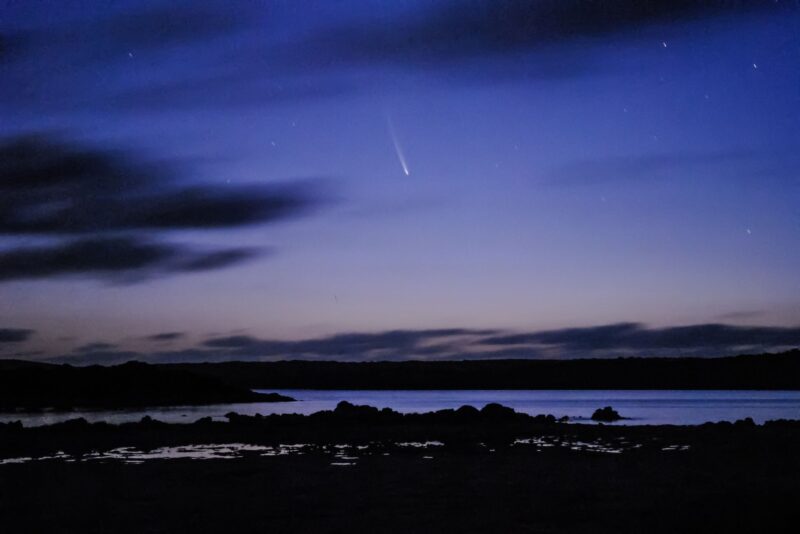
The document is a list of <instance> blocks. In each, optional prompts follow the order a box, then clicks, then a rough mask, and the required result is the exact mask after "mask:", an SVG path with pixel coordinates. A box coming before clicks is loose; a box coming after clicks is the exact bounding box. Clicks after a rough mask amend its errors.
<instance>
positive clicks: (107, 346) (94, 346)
mask: <svg viewBox="0 0 800 534" xmlns="http://www.w3.org/2000/svg"><path fill="white" fill-rule="evenodd" d="M115 348H117V346H116V345H114V344H113V343H103V342H101V341H97V342H94V343H87V344H86V345H82V346H80V347H77V348H76V349H75V350H73V351H72V352H78V353H87V352H107V351H110V350H113V349H115Z"/></svg>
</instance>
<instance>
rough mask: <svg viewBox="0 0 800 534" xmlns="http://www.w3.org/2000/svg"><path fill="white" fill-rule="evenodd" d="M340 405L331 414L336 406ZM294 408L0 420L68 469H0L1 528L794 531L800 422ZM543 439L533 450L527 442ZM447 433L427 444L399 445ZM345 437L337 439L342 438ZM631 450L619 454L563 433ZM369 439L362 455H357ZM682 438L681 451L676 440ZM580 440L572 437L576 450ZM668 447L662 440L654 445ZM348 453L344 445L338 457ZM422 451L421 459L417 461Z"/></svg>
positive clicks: (18, 441) (9, 448) (11, 441)
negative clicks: (624, 423)
mask: <svg viewBox="0 0 800 534" xmlns="http://www.w3.org/2000/svg"><path fill="white" fill-rule="evenodd" d="M337 412H338V413H337ZM337 412H328V413H327V414H325V415H323V416H319V417H317V418H316V420H315V419H313V418H301V419H281V418H280V417H277V418H262V419H261V420H257V419H255V418H246V419H241V418H232V419H231V422H229V423H209V422H205V423H199V424H196V425H158V424H153V423H142V424H134V425H128V426H125V425H122V426H121V427H109V426H102V425H101V426H96V425H84V424H76V425H73V426H72V427H70V426H68V425H67V426H56V427H50V428H49V429H38V430H37V429H20V428H18V427H14V428H12V427H10V426H9V427H6V428H4V429H3V430H2V431H0V445H3V444H4V446H2V447H0V451H5V453H4V454H2V455H0V457H6V458H7V457H10V456H13V454H12V453H14V454H16V453H19V448H20V447H22V448H26V449H31V450H37V451H39V452H41V453H44V452H46V450H47V449H56V448H57V449H59V450H67V451H69V452H70V454H73V455H77V456H73V457H74V458H76V460H75V461H74V462H65V461H63V460H43V461H34V462H29V463H23V464H8V465H0V521H1V522H2V524H0V531H2V532H7V533H16V532H49V533H54V532H80V533H91V532H136V533H143V532H347V533H353V532H581V533H596V532H637V533H647V532H704V533H712V532H723V533H724V532H728V533H730V532H797V531H798V528H800V506H798V503H800V453H798V450H800V449H798V446H799V445H800V424H798V423H796V422H779V423H772V424H767V425H762V426H755V425H751V424H748V423H740V424H738V425H730V424H726V425H705V426H700V427H612V426H604V427H595V426H588V425H566V424H559V423H555V422H553V421H552V420H549V419H543V418H538V419H537V418H530V417H527V416H522V417H518V415H512V414H510V413H509V412H506V411H503V410H501V409H499V408H495V409H494V411H491V410H490V411H488V412H486V413H476V412H475V411H465V412H461V413H460V414H459V412H452V411H450V412H448V413H440V414H438V415H435V414H434V415H430V416H428V417H427V419H426V418H425V417H422V418H416V419H415V418H407V417H403V416H399V414H393V413H390V412H381V413H380V414H379V413H377V411H375V412H371V411H368V410H360V409H358V408H354V407H346V406H345V407H343V408H342V409H341V410H337ZM248 434H249V435H250V436H251V437H252V439H250V440H248V442H253V443H265V444H267V443H272V444H273V445H275V444H278V443H300V442H303V443H308V442H309V437H312V438H313V437H316V438H318V439H317V440H316V441H317V442H318V443H319V444H323V443H329V444H334V443H348V444H349V445H351V446H353V447H352V448H351V449H349V450H352V451H356V452H353V453H352V454H357V456H358V458H357V460H354V461H353V462H352V463H353V465H345V466H341V465H333V464H335V463H338V462H336V461H335V460H336V458H334V457H333V456H332V454H331V453H330V450H331V449H326V448H325V447H323V446H322V445H320V448H319V449H314V450H310V451H309V452H307V453H305V454H302V455H295V454H287V455H285V456H268V457H265V456H260V455H258V454H249V455H244V456H243V457H241V458H236V459H225V460H152V461H146V462H144V463H142V464H135V465H130V464H125V463H122V462H120V461H113V460H102V461H98V460H92V461H85V462H82V461H80V458H81V457H80V455H79V452H80V451H81V450H88V449H87V446H88V445H87V444H88V443H89V441H95V442H97V443H98V444H100V445H98V446H97V447H96V448H92V447H89V449H91V450H100V449H107V448H109V447H114V446H118V445H119V444H120V443H129V444H134V443H135V444H136V445H137V446H138V447H140V448H141V449H143V450H146V449H148V448H149V447H153V446H156V445H164V444H170V445H177V444H180V443H192V442H195V443H197V442H200V441H198V440H202V442H203V443H207V442H215V441H216V442H218V443H233V442H235V441H241V439H240V438H243V437H244V436H246V435H248ZM526 436H527V437H528V438H537V439H540V438H547V439H550V440H551V442H554V443H561V444H562V445H561V446H549V447H539V446H536V445H534V444H526V443H520V441H519V440H520V439H525V437H526ZM411 438H413V439H441V440H442V442H443V445H441V446H436V447H434V448H427V449H415V448H408V447H406V448H402V447H398V446H397V443H398V442H399V441H400V440H405V439H411ZM343 440H346V441H343ZM600 441H602V442H604V443H617V444H620V443H621V444H625V446H623V447H621V448H622V449H623V450H622V452H619V453H608V452H598V451H591V450H573V449H572V448H571V446H570V444H580V443H595V442H600ZM360 443H363V444H364V445H362V447H364V448H363V449H356V448H355V447H356V446H357V444H360ZM675 446H680V450H674V447H675ZM578 448H580V447H578ZM665 448H666V449H668V450H664V449H665ZM348 454H350V453H348ZM426 457H428V458H426Z"/></svg>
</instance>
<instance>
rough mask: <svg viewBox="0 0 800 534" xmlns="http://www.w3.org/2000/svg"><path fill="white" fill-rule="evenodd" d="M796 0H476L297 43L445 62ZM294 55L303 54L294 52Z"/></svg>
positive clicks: (321, 52)
mask: <svg viewBox="0 0 800 534" xmlns="http://www.w3.org/2000/svg"><path fill="white" fill-rule="evenodd" d="M787 4H790V3H789V2H781V3H776V2H775V1H774V0H753V1H750V2H736V1H731V0H609V1H592V2H586V1H582V0H540V1H536V2H533V1H526V0H476V1H472V2H469V3H465V2H447V3H437V4H431V5H435V7H434V8H432V9H430V10H429V11H427V12H426V13H424V14H422V15H420V14H418V13H417V14H413V15H408V16H406V17H402V18H399V19H398V17H393V18H385V17H384V18H382V19H379V18H374V19H372V20H369V21H368V22H364V21H359V22H358V23H354V24H352V23H351V24H348V25H342V26H341V27H337V28H334V29H330V30H327V31H322V32H320V33H318V34H317V35H315V36H312V37H310V38H308V39H307V40H306V41H304V42H303V43H299V45H298V44H295V45H293V48H294V49H295V50H299V51H302V52H303V55H304V56H305V58H306V60H307V61H310V62H313V63H314V64H318V65H331V64H368V63H401V64H410V65H416V66H441V65H442V64H444V63H452V62H462V61H465V60H476V59H485V58H493V59H496V58H500V57H508V56H519V55H520V54H524V53H529V52H539V51H543V50H547V49H550V48H552V47H554V46H556V45H571V44H575V43H581V42H582V41H585V40H587V39H597V38H608V37H615V36H630V35H636V33H637V32H639V31H641V30H642V29H645V28H647V27H649V26H654V25H666V24H676V23H682V22H686V21H692V20H697V19H702V18H707V17H714V16H722V15H729V14H738V15H749V14H751V13H753V12H756V11H762V10H763V11H773V12H775V11H779V10H782V9H784V8H785V7H788V6H787ZM290 57H291V58H292V60H293V61H296V60H297V58H296V57H295V56H293V55H291V54H290Z"/></svg>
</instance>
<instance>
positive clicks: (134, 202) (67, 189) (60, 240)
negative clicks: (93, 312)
mask: <svg viewBox="0 0 800 534" xmlns="http://www.w3.org/2000/svg"><path fill="white" fill-rule="evenodd" d="M317 203H318V198H315V197H314V195H313V194H312V193H311V192H310V191H309V189H308V185H307V184H292V185H288V184H284V185H273V186H261V187H242V186H233V185H230V184H226V185H224V186H219V185H210V184H206V185H198V184H194V185H185V183H184V180H183V173H182V172H180V171H179V170H178V169H176V168H175V167H174V165H168V164H155V163H152V162H148V161H146V160H143V159H142V158H139V157H137V156H135V155H133V154H129V153H124V152H120V151H113V150H106V149H98V148H88V147H83V146H76V145H74V144H69V143H65V142H61V141H58V140H54V139H52V138H50V137H46V136H29V137H21V138H14V139H11V140H9V141H7V142H6V143H4V144H0V234H5V235H6V236H36V237H39V238H46V239H48V240H49V241H47V242H46V243H44V244H39V245H33V246H27V245H26V246H24V247H10V248H8V247H7V248H6V249H5V250H3V249H2V248H0V282H2V281H7V280H17V279H35V278H49V277H53V276H64V275H80V276H90V277H103V278H114V279H117V280H124V281H137V280H142V279H145V278H149V277H154V276H161V275H165V274H174V273H188V272H196V271H207V270H214V269H221V268H224V267H228V266H231V265H234V264H238V263H241V262H243V261H247V260H250V259H253V258H256V257H258V256H261V255H263V254H264V253H265V251H264V250H261V249H255V248H251V247H227V248H225V247H223V248H219V247H217V248H211V249H198V248H196V247H190V246H186V245H182V244H175V243H172V242H166V241H165V240H163V237H164V236H166V235H167V234H168V233H170V234H172V233H175V232H178V231H185V230H202V231H214V230H223V229H235V228H240V227H243V226H248V225H256V224H267V223H271V222H275V221H280V220H285V219H289V218H292V217H296V216H299V215H301V214H304V213H307V212H308V210H309V209H310V208H311V207H313V206H315V205H316V204H317ZM159 238H162V239H159ZM53 239H56V241H55V243H54V242H53Z"/></svg>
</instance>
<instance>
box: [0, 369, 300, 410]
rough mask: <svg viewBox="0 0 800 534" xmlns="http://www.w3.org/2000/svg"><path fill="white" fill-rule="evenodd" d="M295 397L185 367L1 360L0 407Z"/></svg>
mask: <svg viewBox="0 0 800 534" xmlns="http://www.w3.org/2000/svg"><path fill="white" fill-rule="evenodd" d="M287 400H293V399H291V398H288V397H283V396H281V395H276V394H259V393H254V392H252V391H250V390H249V389H247V388H244V387H241V386H236V385H230V384H227V383H225V382H224V381H223V380H220V379H219V378H215V377H212V376H207V375H199V374H196V373H193V372H191V371H189V370H183V369H170V368H165V367H163V366H156V365H148V364H145V363H140V362H129V363H126V364H123V365H117V366H113V367H101V366H97V365H95V366H91V367H72V366H70V365H51V364H44V363H34V362H23V361H19V360H2V361H0V409H1V410H14V409H41V408H58V409H69V408H77V407H82V408H126V407H141V406H167V405H188V404H216V403H229V402H272V401H287Z"/></svg>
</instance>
